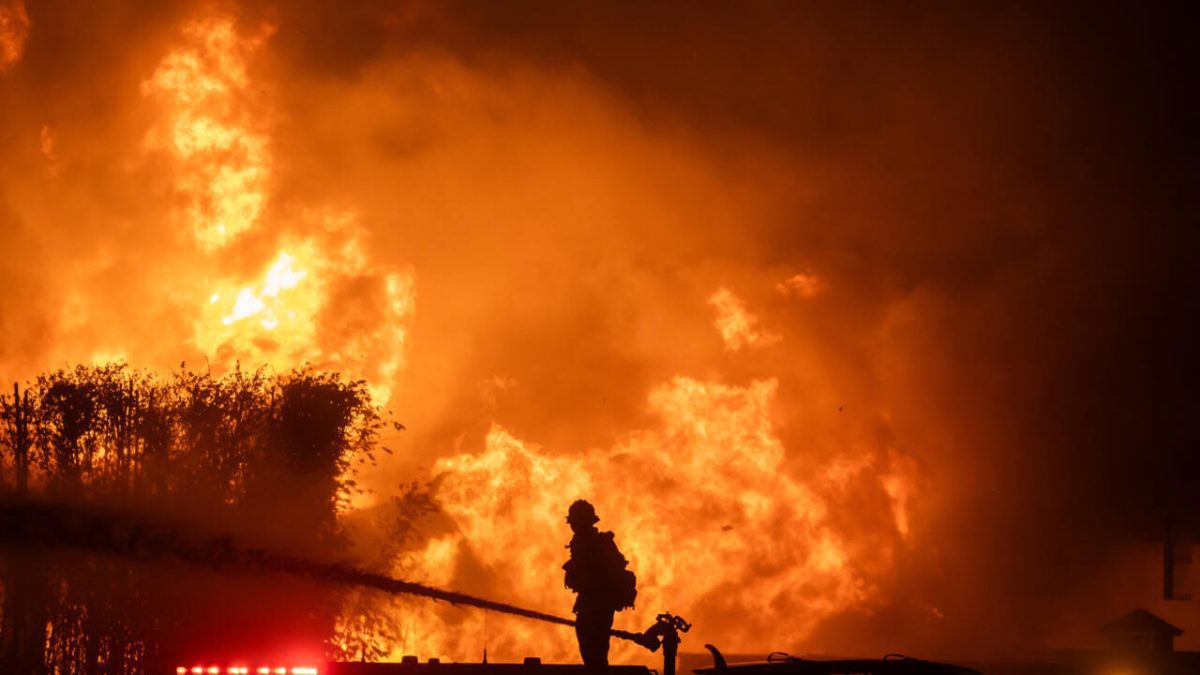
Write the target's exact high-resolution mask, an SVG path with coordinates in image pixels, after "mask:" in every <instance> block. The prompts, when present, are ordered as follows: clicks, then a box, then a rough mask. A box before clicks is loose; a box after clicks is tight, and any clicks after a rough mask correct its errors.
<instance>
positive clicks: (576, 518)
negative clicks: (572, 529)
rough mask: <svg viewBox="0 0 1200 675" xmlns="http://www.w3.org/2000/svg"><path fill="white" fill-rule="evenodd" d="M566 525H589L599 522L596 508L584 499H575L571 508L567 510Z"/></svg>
mask: <svg viewBox="0 0 1200 675" xmlns="http://www.w3.org/2000/svg"><path fill="white" fill-rule="evenodd" d="M567 522H568V523H583V524H587V525H590V524H592V523H598V522H600V516H597V515H596V507H594V506H592V504H591V503H590V502H588V501H587V500H585V499H577V500H575V503H573V504H571V508H569V509H567Z"/></svg>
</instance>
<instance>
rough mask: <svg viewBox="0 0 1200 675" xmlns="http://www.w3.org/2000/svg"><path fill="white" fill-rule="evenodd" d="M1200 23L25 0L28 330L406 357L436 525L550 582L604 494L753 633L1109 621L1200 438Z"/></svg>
mask: <svg viewBox="0 0 1200 675" xmlns="http://www.w3.org/2000/svg"><path fill="white" fill-rule="evenodd" d="M1186 24H1187V22H1186V21H1174V20H1172V17H1162V16H1152V15H1150V14H1149V13H1144V12H1140V11H1138V12H1135V11H1134V10H1133V9H1127V10H1126V11H1119V10H1118V11H1114V12H1113V13H1111V14H1103V15H1100V14H1096V13H1090V14H1089V15H1088V16H1086V17H1085V16H1074V15H1072V13H1071V12H1068V11H1067V10H1063V9H1022V8H1016V9H1008V8H999V7H992V8H986V7H985V8H981V7H977V6H975V7H966V6H964V7H961V8H947V7H937V8H934V7H928V6H927V7H912V6H906V7H896V8H878V7H873V8H872V7H862V8H849V9H848V8H844V7H840V6H837V5H830V6H821V5H811V4H806V5H796V6H792V5H786V6H781V5H770V4H766V5H757V4H755V5H752V6H741V7H737V8H734V7H731V6H728V5H721V4H712V5H710V4H706V3H698V4H697V3H689V4H687V5H686V6H685V5H672V4H665V5H656V6H654V7H650V8H647V7H642V6H639V5H633V4H630V5H597V6H591V7H588V8H585V7H582V6H579V5H573V4H559V3H535V2H530V3H498V4H494V5H479V4H474V3H464V5H463V6H452V5H443V4H432V3H423V2H412V3H407V4H403V5H400V6H394V5H393V3H372V2H367V3H354V4H353V5H352V6H343V4H339V3H321V2H302V3H279V4H278V5H277V6H274V7H270V6H263V5H259V4H257V3H248V4H246V5H245V6H241V5H238V4H236V3H229V4H222V3H213V4H208V3H191V2H177V3H156V4H155V5H154V6H153V7H146V6H142V5H140V4H133V3H122V2H115V1H114V2H106V3H91V4H89V5H88V6H86V7H78V6H76V5H75V4H74V3H63V2H39V3H29V4H28V5H25V4H23V3H20V2H8V3H3V4H0V95H2V96H3V101H4V104H3V105H2V106H0V146H2V147H4V148H5V151H4V153H3V154H2V155H0V260H2V263H0V284H3V287H4V288H5V293H4V294H3V296H2V297H0V329H2V330H3V334H4V335H5V340H4V341H3V343H2V344H0V365H2V367H3V371H2V372H3V373H4V374H6V375H7V376H9V377H10V378H25V377H28V376H30V375H31V374H33V373H36V372H39V371H41V370H43V369H46V368H49V367H54V366H58V365H61V364H63V363H64V362H76V361H83V362H92V361H96V360H100V361H103V360H107V359H111V358H126V359H128V360H130V361H131V362H133V363H134V364H136V365H138V366H147V367H155V368H164V369H165V368H170V367H173V366H174V365H176V364H177V363H178V362H179V361H181V360H186V361H188V362H189V363H197V362H203V361H205V360H207V361H208V362H209V363H211V364H212V365H213V366H214V367H215V368H217V369H222V368H229V367H232V365H233V364H234V363H237V362H239V361H241V362H245V363H256V362H265V363H268V364H269V365H271V366H273V367H275V368H277V369H280V370H285V369H288V368H290V367H291V366H293V365H298V364H296V362H297V361H308V362H311V363H313V364H314V365H317V366H318V367H322V368H332V369H339V370H345V371H347V372H348V373H349V374H351V376H353V377H363V378H366V379H367V380H368V381H369V382H370V383H371V385H372V387H373V391H374V392H375V393H376V395H377V396H378V397H380V399H381V400H387V401H388V407H389V408H391V409H394V410H395V411H396V412H397V415H398V417H399V418H400V419H402V420H404V422H405V424H406V425H407V426H408V428H409V429H408V431H405V432H403V433H399V434H397V435H396V436H395V437H392V438H388V439H385V444H386V445H389V446H390V447H391V448H392V449H394V450H395V451H396V454H395V455H394V458H393V459H390V460H388V461H386V462H384V463H382V464H381V465H380V467H378V469H377V470H376V471H375V472H374V473H373V474H372V475H370V476H367V477H364V483H367V484H368V486H369V487H371V488H372V489H374V490H375V491H376V493H377V495H378V501H380V502H383V501H384V499H383V498H385V497H387V496H389V494H390V493H391V491H392V490H393V489H394V486H395V485H397V484H398V483H400V482H402V481H407V480H411V479H413V478H419V477H422V476H426V477H433V476H438V477H439V478H438V479H437V480H436V482H435V483H434V487H433V489H434V494H435V498H438V499H440V500H442V502H443V510H442V512H441V513H440V514H439V519H438V520H437V522H434V523H431V524H429V525H428V527H427V528H426V530H425V531H424V533H423V536H422V539H421V540H420V541H419V542H418V543H415V544H414V545H413V546H412V548H411V550H409V551H408V552H407V553H406V556H405V557H404V558H403V560H401V561H399V562H397V565H398V566H399V568H400V569H401V571H405V572H412V573H415V574H417V575H418V576H419V575H424V578H425V579H427V580H430V581H437V582H438V583H443V582H445V583H451V584H453V585H455V586H457V587H461V588H463V589H464V590H468V591H472V592H477V593H480V594H485V595H488V596H489V597H495V596H501V597H497V599H499V600H503V601H509V602H513V603H514V604H525V602H524V601H526V600H530V601H532V602H534V603H535V604H536V603H541V604H542V606H539V607H538V609H542V610H545V611H549V612H552V613H561V612H562V611H563V610H564V608H565V607H567V606H568V605H567V603H569V601H570V598H569V595H568V594H567V593H566V592H565V591H563V590H561V588H560V586H561V579H560V578H559V577H558V575H559V571H558V568H557V563H559V562H561V561H559V560H558V558H555V557H554V553H555V552H558V553H560V554H561V553H562V552H561V549H560V548H559V547H560V546H561V545H562V544H563V543H565V541H566V539H567V537H568V533H567V531H566V528H565V527H564V526H563V525H562V524H561V518H562V515H563V514H564V513H565V508H566V505H567V504H568V503H569V502H570V500H572V499H574V498H576V497H588V498H591V499H593V500H594V501H595V502H596V504H597V507H598V508H599V510H600V513H601V516H602V518H604V519H605V520H604V522H603V525H604V526H606V527H610V528H612V529H613V530H615V531H616V533H617V541H618V543H623V544H624V545H625V548H626V552H627V555H629V556H630V558H631V559H632V560H633V562H634V563H635V568H636V569H638V571H639V574H640V576H641V578H642V579H643V583H644V584H647V585H646V586H645V587H644V588H645V590H644V591H643V593H644V595H643V601H642V602H643V603H662V604H664V605H669V606H663V607H659V606H651V605H649V604H639V612H646V613H649V614H652V613H653V612H657V611H660V610H666V609H670V610H672V611H677V612H680V613H682V614H684V615H685V616H687V618H688V619H690V620H692V621H693V622H695V623H696V624H697V630H698V631H701V632H702V634H703V636H704V639H706V640H710V641H714V642H716V643H717V644H720V645H722V646H723V647H726V649H728V650H733V651H736V650H737V649H739V648H741V649H755V650H768V649H773V648H774V649H787V650H807V651H825V652H830V651H836V652H866V653H877V652H884V651H894V650H900V651H913V652H920V653H924V654H928V655H930V656H936V655H939V654H955V653H961V652H963V651H966V650H967V648H966V647H964V645H969V646H970V647H971V648H973V649H980V650H986V649H993V648H994V649H1003V648H1006V647H1010V646H1014V645H1028V644H1033V643H1054V642H1056V641H1059V642H1061V641H1070V640H1077V639H1086V636H1087V635H1088V630H1090V628H1091V627H1094V626H1095V625H1097V624H1099V623H1101V622H1102V621H1103V620H1105V619H1107V618H1111V617H1112V616H1115V615H1116V614H1117V613H1119V612H1121V611H1124V610H1126V609H1128V608H1129V607H1128V605H1129V603H1131V602H1141V601H1140V600H1136V598H1139V597H1141V596H1139V595H1138V593H1140V590H1139V589H1140V587H1139V584H1138V583H1137V582H1135V581H1131V580H1129V579H1123V578H1121V577H1120V576H1119V574H1120V570H1121V569H1125V567H1127V566H1124V564H1123V563H1121V562H1120V560H1121V557H1120V554H1119V552H1120V551H1123V550H1124V548H1122V547H1124V546H1125V545H1126V544H1128V543H1129V542H1139V541H1140V542H1149V541H1152V540H1153V539H1154V537H1156V536H1157V535H1158V532H1159V528H1160V526H1161V523H1162V520H1163V517H1164V515H1165V514H1166V513H1168V512H1176V513H1183V514H1184V517H1185V518H1186V517H1187V508H1185V507H1184V506H1181V503H1184V502H1186V495H1187V494H1190V493H1189V487H1192V486H1194V477H1195V476H1196V467H1195V460H1194V459H1188V455H1187V454H1186V453H1185V450H1186V449H1187V448H1189V447H1191V445H1192V444H1194V442H1195V440H1196V433H1195V431H1194V429H1193V428H1192V427H1193V425H1191V424H1190V423H1189V419H1190V411H1191V409H1192V408H1193V407H1194V403H1195V396H1194V394H1193V393H1191V391H1192V387H1191V386H1190V383H1191V382H1192V381H1193V376H1194V375H1195V374H1196V361H1195V358H1194V356H1193V355H1192V354H1191V349H1190V343H1191V342H1192V341H1193V340H1191V339H1190V337H1189V336H1191V335H1192V334H1191V333H1189V332H1188V331H1186V330H1184V327H1185V326H1186V325H1187V323H1188V322H1187V321H1186V319H1187V318H1188V317H1190V316H1191V315H1192V314H1193V313H1194V311H1195V306H1194V304H1195V298H1196V297H1198V296H1197V294H1196V293H1195V292H1194V291H1195V286H1194V284H1195V282H1194V275H1193V274H1190V273H1189V271H1188V262H1189V253H1190V251H1192V250H1195V249H1194V244H1195V242H1194V240H1192V239H1191V237H1193V236H1194V235H1192V234H1190V231H1189V230H1188V228H1186V227H1185V225H1186V224H1187V222H1188V220H1189V218H1192V219H1194V214H1191V213H1190V211H1188V209H1187V207H1186V195H1187V190H1188V189H1189V188H1190V184H1189V183H1188V182H1187V181H1188V179H1189V178H1190V179H1194V177H1195V171H1194V159H1193V158H1194V157H1195V156H1196V155H1195V147H1194V142H1193V141H1192V140H1191V139H1192V134H1189V133H1187V128H1188V127H1189V126H1190V120H1191V118H1192V117H1194V115H1193V113H1194V109H1192V108H1190V107H1189V106H1187V105H1185V104H1184V103H1183V100H1184V94H1185V93H1186V92H1189V91H1192V90H1194V84H1195V83H1194V82H1190V81H1187V80H1188V79H1189V78H1192V77H1193V75H1191V74H1184V73H1181V72H1179V70H1180V64H1184V63H1188V62H1189V60H1188V57H1189V54H1187V53H1186V52H1185V50H1184V49H1183V48H1181V47H1179V46H1178V45H1181V44H1184V42H1185V41H1184V40H1182V39H1181V31H1182V28H1181V26H1183V25H1186ZM1114 35H1115V37H1114ZM1114 44H1116V45H1121V49H1120V50H1112V49H1111V45H1114ZM1185 70H1186V69H1185ZM1193 182H1194V181H1193ZM489 480H492V481H493V482H489ZM547 485H551V486H553V487H554V488H555V490H556V491H553V492H546V491H545V490H546V486H547ZM359 506H362V507H364V508H370V505H369V500H367V501H364V503H363V504H360V505H359ZM1185 506H1186V504H1185ZM726 527H728V529H725V528H726ZM710 555H711V556H715V557H713V558H711V559H709V558H703V559H704V560H711V562H706V563H705V564H703V565H700V566H698V567H693V562H694V561H696V560H699V559H702V557H703V556H710ZM717 563H719V564H717ZM518 571H520V572H521V573H522V574H523V575H524V576H522V577H521V581H520V582H519V583H517V582H513V580H512V577H513V576H514V575H515V574H517V572H518ZM756 582H757V583H758V584H759V585H757V586H756V585H755V583H756ZM514 584H515V585H514ZM1150 585H1151V586H1153V584H1150ZM555 603H562V604H561V605H557V606H556V605H555ZM406 611H409V610H407V609H406ZM411 611H412V612H414V613H413V614H412V615H411V616H412V617H414V618H413V619H412V620H413V621H414V622H417V623H422V622H423V624H422V625H424V624H428V622H427V621H425V619H426V618H427V617H424V616H423V615H421V614H420V613H419V612H420V610H419V608H418V609H412V610H411ZM1180 611H1188V610H1180ZM1192 611H1194V610H1192ZM689 612H690V615H689ZM638 616H639V617H641V616H642V615H641V614H639V615H638ZM439 617H440V618H439V620H442V621H444V622H445V624H444V625H446V626H449V627H451V628H453V629H454V632H453V634H454V635H456V636H460V637H461V643H457V642H454V641H450V642H446V641H441V642H432V643H431V642H429V641H428V640H432V639H433V638H430V637H429V636H428V634H419V633H418V632H413V631H409V633H408V634H407V635H408V636H409V637H408V638H407V639H408V642H407V643H406V644H405V645H404V647H405V648H407V649H422V648H425V649H446V650H455V651H454V652H453V653H447V654H443V655H445V656H452V657H456V658H473V657H475V656H476V655H477V652H478V651H479V650H478V649H477V647H478V646H479V645H478V644H476V642H480V641H481V640H482V638H481V637H480V638H478V639H477V635H480V634H481V631H482V627H481V625H478V624H480V621H479V618H478V617H469V618H466V619H464V618H463V617H462V616H461V615H454V616H452V617H449V618H447V616H443V615H439ZM1170 618H1172V619H1173V620H1175V621H1177V622H1181V623H1184V624H1185V625H1186V624H1187V621H1188V620H1189V618H1188V617H1187V616H1186V615H1185V616H1182V617H1170ZM1192 618H1194V617H1192ZM631 621H632V619H631ZM456 622H457V623H456ZM431 625H433V627H434V628H439V627H440V626H438V625H436V624H431ZM706 625H707V626H709V627H710V629H705V628H704V626H706ZM1193 625H1197V627H1200V624H1193ZM629 627H630V628H642V627H644V626H629ZM491 630H492V631H493V637H494V638H495V639H496V640H499V641H501V643H502V644H504V643H503V641H504V640H508V641H509V642H508V643H507V644H508V646H509V648H510V649H511V650H512V651H516V650H518V649H520V650H521V651H522V653H525V652H529V651H531V650H530V649H526V648H525V647H523V646H521V645H519V644H517V643H519V642H520V641H522V640H540V639H542V638H540V637H538V635H539V634H538V633H536V631H535V630H534V629H529V630H528V631H526V629H525V628H520V627H507V628H506V627H504V626H503V625H501V626H500V627H499V628H497V627H496V625H493V626H492V628H491ZM706 630H711V632H704V631H706ZM496 631H500V633H496ZM503 631H508V632H507V633H504V632H503ZM523 631H524V632H523ZM1194 632H1200V631H1194ZM449 633H451V631H450V630H449V629H448V630H447V631H445V633H443V634H449ZM496 635H500V637H495V636H496ZM1189 635H1190V633H1189ZM559 637H561V636H559ZM568 637H569V636H568ZM419 638H420V639H419ZM422 639H425V640H426V641H425V642H422ZM554 639H555V640H557V639H558V638H554ZM723 639H724V640H723ZM546 640H547V642H545V643H539V644H541V645H546V649H545V651H546V652H547V653H562V652H563V651H564V650H567V649H569V646H570V645H569V643H559V642H554V643H551V642H550V638H546ZM468 641H474V642H472V644H471V646H470V647H469V648H468V646H466V643H467V642H468ZM723 641H724V643H723ZM398 648H399V647H398ZM536 650H537V649H536V647H535V648H534V649H533V650H532V651H536ZM518 655H520V654H518Z"/></svg>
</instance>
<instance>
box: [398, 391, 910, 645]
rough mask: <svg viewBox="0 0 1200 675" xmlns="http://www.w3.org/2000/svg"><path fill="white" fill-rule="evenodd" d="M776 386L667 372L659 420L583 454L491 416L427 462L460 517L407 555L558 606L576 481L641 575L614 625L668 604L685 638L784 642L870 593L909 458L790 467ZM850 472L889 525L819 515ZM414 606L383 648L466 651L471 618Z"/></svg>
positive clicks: (828, 511) (547, 635) (500, 639)
mask: <svg viewBox="0 0 1200 675" xmlns="http://www.w3.org/2000/svg"><path fill="white" fill-rule="evenodd" d="M776 390H777V383H776V382H775V381H773V380H764V381H757V382H753V383H751V384H749V385H747V386H745V387H739V386H731V385H725V384H720V383H716V382H704V381H700V380H695V379H690V378H685V377H676V378H674V379H673V380H671V381H670V382H667V383H665V384H663V385H661V386H659V387H657V388H655V389H654V391H653V392H651V394H650V397H649V407H650V410H651V411H652V412H653V413H654V414H655V416H657V417H658V418H659V420H660V425H659V426H658V427H657V428H655V429H648V430H643V431H639V432H635V433H632V434H630V435H629V436H628V438H627V439H626V440H624V441H623V442H621V443H619V444H618V445H616V446H615V447H613V448H611V449H609V450H607V451H603V452H601V451H595V452H591V453H587V454H584V455H562V454H558V453H551V452H548V451H546V450H544V449H542V448H539V447H537V446H535V445H532V444H527V443H525V442H522V441H521V440H520V439H518V438H516V437H515V436H513V435H512V434H511V433H510V432H508V431H507V430H505V429H503V428H501V427H499V426H493V428H492V430H491V431H490V432H489V433H488V435H487V440H486V447H485V448H484V449H483V451H482V452H480V453H479V454H466V455H460V456H457V457H448V458H444V459H442V460H440V461H439V462H438V463H437V465H436V467H435V470H436V472H438V473H439V474H440V478H439V483H438V486H439V487H438V492H437V495H438V499H439V501H440V503H441V504H442V507H443V509H444V510H445V512H446V513H447V515H449V516H450V518H451V519H452V520H453V522H454V524H455V525H456V527H457V529H456V530H455V531H454V532H452V533H450V534H446V535H443V536H440V537H436V538H434V539H432V540H431V541H430V542H429V544H428V546H427V547H426V548H425V550H424V552H423V554H422V555H423V559H421V560H420V561H419V562H418V563H417V564H416V568H417V569H420V570H424V571H426V573H427V574H428V575H429V577H428V580H429V581H430V582H432V583H442V584H458V583H463V582H465V583H470V580H469V579H463V578H458V575H457V573H456V570H462V569H465V568H472V569H480V568H481V569H483V570H486V576H487V578H488V579H489V580H490V582H491V586H490V588H494V589H496V591H498V592H501V593H502V594H503V595H502V599H503V600H506V601H512V602H519V603H522V604H525V605H528V606H532V607H534V608H537V609H541V610H543V611H548V612H553V611H559V612H561V611H563V609H564V608H567V607H570V605H571V602H572V598H571V595H570V593H569V592H568V591H567V590H565V589H564V588H563V584H562V578H561V572H560V571H559V566H560V565H561V564H562V562H563V561H564V559H565V556H566V552H565V551H564V549H563V544H564V543H565V541H566V540H567V539H569V536H570V535H569V532H568V530H567V528H566V526H565V525H564V524H563V521H562V519H563V516H564V514H565V510H566V506H567V505H568V504H570V503H571V501H573V500H574V499H576V498H579V497H587V498H589V499H592V500H593V501H595V503H596V504H597V509H598V512H599V513H600V515H601V518H602V522H601V527H604V526H605V525H606V524H607V525H609V526H610V527H612V528H613V529H614V530H615V532H616V535H617V542H618V545H619V546H620V547H621V549H622V551H623V552H624V553H625V555H626V557H627V558H629V560H630V564H631V567H632V569H634V570H635V571H636V572H637V574H638V577H639V587H640V594H639V597H638V603H637V609H636V611H634V612H632V614H629V613H626V614H623V615H621V616H619V617H618V626H619V627H624V628H626V629H630V630H639V629H641V628H645V627H646V626H648V625H650V623H651V622H652V621H653V618H654V616H655V614H657V613H658V612H662V611H667V610H670V611H672V612H676V613H679V614H682V615H683V616H685V617H688V618H691V619H702V622H701V625H700V627H699V628H698V630H697V633H698V635H699V637H689V641H692V642H695V644H702V643H703V642H704V641H720V642H723V643H725V644H737V645H739V647H740V648H743V649H760V650H764V651H770V650H771V649H775V648H779V647H780V646H781V645H793V644H797V643H798V642H800V641H801V640H803V639H804V638H805V637H806V636H808V635H809V633H810V632H811V631H812V629H813V628H814V627H815V626H816V625H817V624H818V623H819V622H821V621H822V620H823V619H825V618H827V617H829V616H830V615H832V614H834V613H836V612H839V611H842V610H846V609H851V608H856V607H860V606H863V605H864V604H866V603H868V602H869V600H870V599H871V598H872V596H873V594H874V593H875V584H876V581H877V580H878V576H879V575H880V574H882V573H883V572H884V571H886V570H887V569H889V568H890V564H891V558H892V555H893V552H894V547H895V546H896V545H898V543H899V542H900V540H901V539H902V538H903V536H904V535H906V534H907V532H908V525H907V517H908V516H907V511H905V510H904V508H905V505H906V503H907V499H908V495H909V494H910V493H909V492H908V490H909V487H908V485H909V483H908V481H910V480H911V476H910V475H909V474H908V473H907V471H908V470H909V469H910V468H911V467H910V466H908V465H907V464H904V462H903V461H901V466H902V469H901V470H892V471H890V472H888V473H885V474H883V475H882V476H879V477H875V476H874V474H875V471H874V469H875V468H876V465H877V464H879V463H880V460H879V458H877V457H874V456H870V455H863V456H862V457H860V458H858V459H857V460H855V461H850V462H847V461H844V460H838V461H837V462H836V463H835V465H833V466H830V467H828V468H827V470H825V471H821V470H818V471H815V472H813V475H814V476H816V478H814V479H812V480H808V481H806V480H803V479H798V478H795V477H794V475H795V472H794V471H792V470H790V466H789V465H790V464H791V463H792V460H790V459H789V458H788V455H787V452H786V451H785V448H784V446H783V444H782V442H781V441H780V440H779V438H778V436H777V433H776V430H775V424H774V422H773V419H772V414H771V408H772V405H773V402H774V400H775V396H776ZM852 480H854V481H863V480H866V481H867V482H868V485H870V484H871V483H873V484H874V486H875V488H876V489H877V490H880V491H886V493H887V494H889V495H892V496H893V500H894V503H895V505H896V511H895V525H896V530H895V531H893V532H890V533H889V532H886V531H875V532H871V533H861V532H858V531H853V530H850V529H848V528H846V527H845V526H844V525H839V524H838V519H836V518H833V517H832V514H833V513H834V512H836V511H837V510H838V509H841V508H847V504H846V503H845V502H846V494H847V491H848V490H850V489H851V488H849V487H848V484H849V483H850V482H851V481H852ZM853 489H861V483H855V484H854V486H853ZM405 571H408V570H405ZM406 611H412V610H406ZM416 611H417V612H418V613H422V615H419V617H418V618H417V619H415V620H413V621H411V622H410V623H408V624H407V625H408V626H409V634H408V638H407V639H406V640H405V641H404V643H403V644H401V645H398V646H397V650H396V652H395V654H394V655H396V656H398V655H399V654H400V653H401V652H403V653H421V654H441V655H446V656H451V657H459V658H462V657H469V656H471V655H473V654H474V653H475V651H477V645H478V640H479V639H480V637H479V635H478V632H477V631H478V629H475V630H472V631H469V636H468V637H467V638H466V639H465V640H464V638H463V636H461V635H459V633H460V632H461V631H458V630H448V626H447V625H446V623H445V622H444V620H441V621H440V620H438V617H437V615H436V612H435V611H434V610H432V609H422V608H416ZM781 616H787V617H788V620H787V621H786V622H780V621H779V617H781ZM705 636H707V637H705ZM547 640H552V642H550V643H547ZM488 643H489V645H488V646H489V648H490V649H491V650H492V652H493V653H500V654H510V655H512V656H520V655H521V654H523V653H525V652H527V651H528V650H529V645H530V644H531V643H532V644H537V645H538V646H539V648H540V650H541V653H542V654H543V655H547V656H550V657H552V658H559V659H573V658H577V657H576V649H575V646H574V641H573V636H572V635H571V634H570V633H569V631H557V632H556V631H552V630H551V631H547V630H546V629H545V628H543V627H538V626H529V625H518V624H515V623H505V624H503V625H502V627H501V628H496V629H492V630H491V631H490V636H489V638H488ZM617 649H618V651H617V654H619V658H625V659H628V658H638V657H642V654H641V653H639V651H638V648H636V647H632V646H630V645H619V646H618V647H617Z"/></svg>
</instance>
